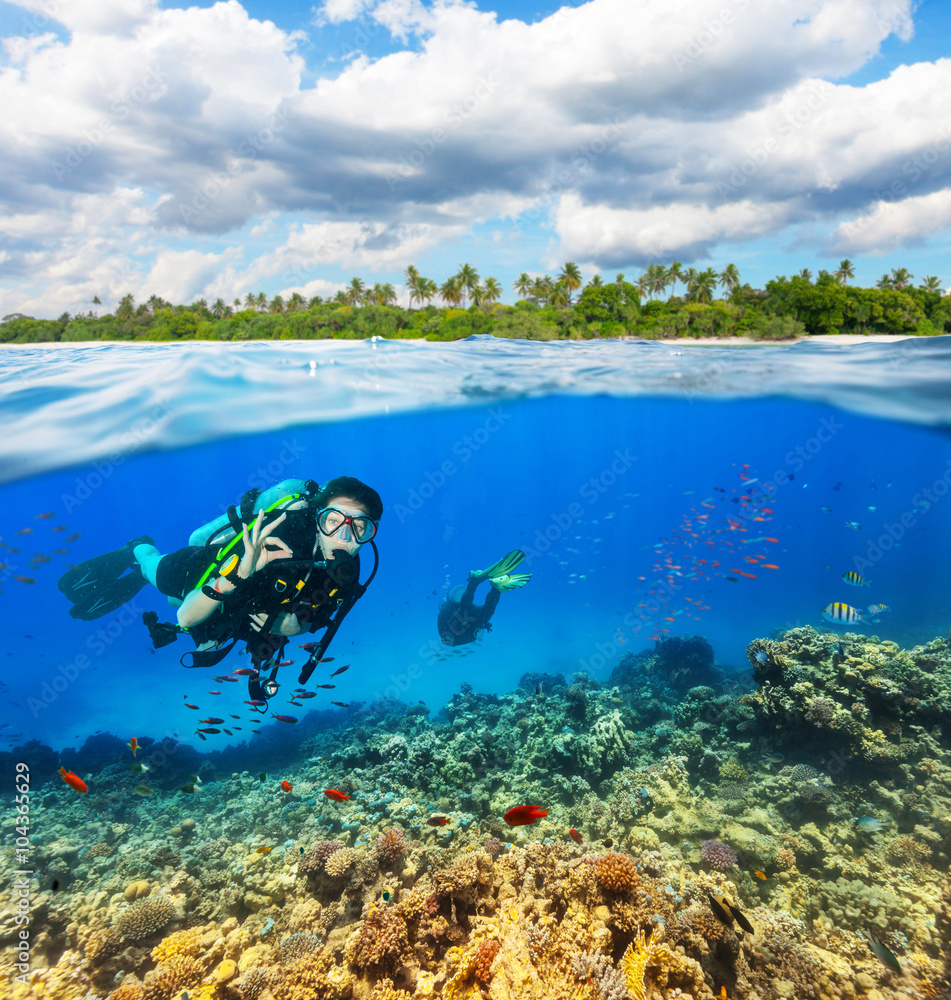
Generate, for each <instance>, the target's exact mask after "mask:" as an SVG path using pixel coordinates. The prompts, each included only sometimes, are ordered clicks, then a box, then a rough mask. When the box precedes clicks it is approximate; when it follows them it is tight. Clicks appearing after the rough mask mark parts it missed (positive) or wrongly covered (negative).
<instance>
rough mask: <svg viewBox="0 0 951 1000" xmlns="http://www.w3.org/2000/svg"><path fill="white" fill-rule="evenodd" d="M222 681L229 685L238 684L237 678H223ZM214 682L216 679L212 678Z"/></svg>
mask: <svg viewBox="0 0 951 1000" xmlns="http://www.w3.org/2000/svg"><path fill="white" fill-rule="evenodd" d="M221 679H222V680H223V681H227V682H228V683H229V684H237V683H238V678H237V677H222V678H221ZM212 680H214V678H212Z"/></svg>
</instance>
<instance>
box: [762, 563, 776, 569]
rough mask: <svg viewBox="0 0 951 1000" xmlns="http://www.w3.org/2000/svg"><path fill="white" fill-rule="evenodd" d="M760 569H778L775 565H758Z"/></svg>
mask: <svg viewBox="0 0 951 1000" xmlns="http://www.w3.org/2000/svg"><path fill="white" fill-rule="evenodd" d="M760 569H779V567H778V566H777V565H776V563H760Z"/></svg>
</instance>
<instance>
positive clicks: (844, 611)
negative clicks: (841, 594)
mask: <svg viewBox="0 0 951 1000" xmlns="http://www.w3.org/2000/svg"><path fill="white" fill-rule="evenodd" d="M822 617H823V618H825V620H826V621H827V622H832V624H833V625H854V624H855V623H856V622H861V621H862V616H861V615H860V614H859V613H858V611H856V610H855V608H853V607H852V606H851V605H850V604H842V603H841V602H839V601H833V602H832V603H831V604H827V605H826V606H825V607H824V608H823V609H822Z"/></svg>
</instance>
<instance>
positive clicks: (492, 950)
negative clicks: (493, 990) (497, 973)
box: [473, 938, 502, 986]
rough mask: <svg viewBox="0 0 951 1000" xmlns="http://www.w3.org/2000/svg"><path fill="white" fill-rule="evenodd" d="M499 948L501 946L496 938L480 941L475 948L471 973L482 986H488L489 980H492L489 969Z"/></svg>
mask: <svg viewBox="0 0 951 1000" xmlns="http://www.w3.org/2000/svg"><path fill="white" fill-rule="evenodd" d="M501 947H502V945H501V944H500V943H499V942H498V940H497V939H496V938H486V939H485V940H484V941H480V942H479V946H478V948H476V953H475V968H474V969H473V973H474V975H475V977H476V979H478V980H479V982H480V983H482V985H483V986H488V985H489V980H490V979H491V978H492V973H491V972H490V969H491V966H492V963H493V962H494V961H495V956H496V955H498V953H499V949H500V948H501Z"/></svg>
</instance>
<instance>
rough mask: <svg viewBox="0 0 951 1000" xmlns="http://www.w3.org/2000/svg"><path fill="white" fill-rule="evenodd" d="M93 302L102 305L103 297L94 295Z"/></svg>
mask: <svg viewBox="0 0 951 1000" xmlns="http://www.w3.org/2000/svg"><path fill="white" fill-rule="evenodd" d="M92 304H93V305H94V306H101V305H102V299H100V298H99V296H98V295H94V296H93V297H92ZM93 315H95V313H93Z"/></svg>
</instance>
